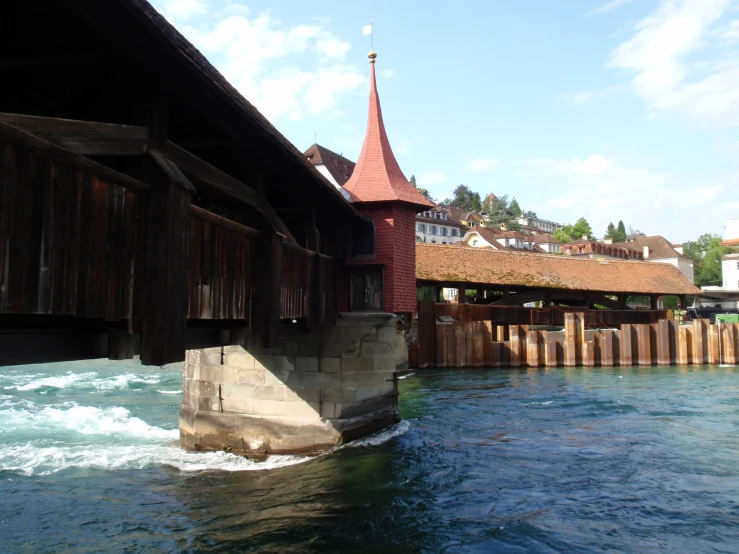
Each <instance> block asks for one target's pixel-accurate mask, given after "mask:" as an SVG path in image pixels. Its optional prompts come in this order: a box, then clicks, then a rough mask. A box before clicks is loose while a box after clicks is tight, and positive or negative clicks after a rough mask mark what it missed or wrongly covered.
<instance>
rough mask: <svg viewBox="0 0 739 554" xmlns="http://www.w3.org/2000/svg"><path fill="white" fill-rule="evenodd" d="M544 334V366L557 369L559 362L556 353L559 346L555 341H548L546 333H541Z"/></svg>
mask: <svg viewBox="0 0 739 554" xmlns="http://www.w3.org/2000/svg"><path fill="white" fill-rule="evenodd" d="M543 333H544V339H543V340H544V365H545V366H546V367H557V366H558V365H559V361H558V359H557V352H558V350H559V344H558V343H557V341H554V340H552V341H550V340H549V337H548V336H547V335H548V333H547V332H546V331H543Z"/></svg>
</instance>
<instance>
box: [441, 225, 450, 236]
mask: <svg viewBox="0 0 739 554" xmlns="http://www.w3.org/2000/svg"><path fill="white" fill-rule="evenodd" d="M439 231H441V232H440V233H439V234H440V235H441V236H442V237H445V236H447V234H448V233H449V229H447V228H446V227H439Z"/></svg>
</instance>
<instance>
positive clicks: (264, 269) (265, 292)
mask: <svg viewBox="0 0 739 554" xmlns="http://www.w3.org/2000/svg"><path fill="white" fill-rule="evenodd" d="M282 248H283V247H282V237H281V236H280V235H278V234H277V233H274V232H270V231H265V232H264V233H262V234H261V235H260V236H259V238H257V239H256V240H255V241H254V249H253V255H252V267H253V268H254V289H255V290H256V291H257V294H256V298H255V308H256V309H255V310H254V316H253V319H254V323H253V324H254V328H255V331H256V332H257V333H259V335H260V337H261V340H262V344H263V346H264V347H265V348H273V347H275V346H277V344H278V343H279V340H280V336H279V331H280V329H279V328H280V310H281V308H282V306H281V296H282V295H281V292H282Z"/></svg>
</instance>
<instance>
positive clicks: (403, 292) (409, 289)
mask: <svg viewBox="0 0 739 554" xmlns="http://www.w3.org/2000/svg"><path fill="white" fill-rule="evenodd" d="M358 210H359V212H360V213H362V214H364V215H366V216H369V217H370V218H372V220H373V221H374V222H375V232H376V234H375V239H376V247H375V248H376V249H375V259H376V260H377V262H379V263H383V264H385V273H384V282H383V286H384V289H385V311H388V312H395V313H398V312H415V311H416V211H415V209H414V208H413V207H410V206H407V205H404V204H400V203H387V204H386V203H382V204H374V205H372V204H365V205H363V206H361V207H360V206H358Z"/></svg>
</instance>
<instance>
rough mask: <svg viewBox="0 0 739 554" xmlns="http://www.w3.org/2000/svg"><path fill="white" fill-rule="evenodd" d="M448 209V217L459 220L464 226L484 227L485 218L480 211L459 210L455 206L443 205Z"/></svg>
mask: <svg viewBox="0 0 739 554" xmlns="http://www.w3.org/2000/svg"><path fill="white" fill-rule="evenodd" d="M445 207H446V208H448V209H449V217H451V218H452V219H454V221H458V222H460V223H461V224H462V225H464V226H465V227H469V228H470V229H471V228H473V227H478V226H479V227H485V220H484V219H483V217H482V214H480V212H475V211H467V210H460V209H459V208H456V207H455V206H445Z"/></svg>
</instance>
